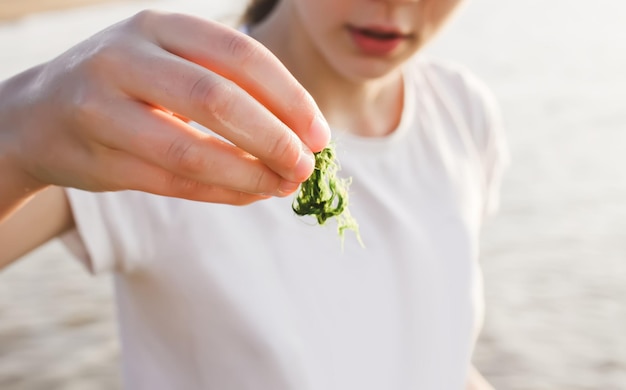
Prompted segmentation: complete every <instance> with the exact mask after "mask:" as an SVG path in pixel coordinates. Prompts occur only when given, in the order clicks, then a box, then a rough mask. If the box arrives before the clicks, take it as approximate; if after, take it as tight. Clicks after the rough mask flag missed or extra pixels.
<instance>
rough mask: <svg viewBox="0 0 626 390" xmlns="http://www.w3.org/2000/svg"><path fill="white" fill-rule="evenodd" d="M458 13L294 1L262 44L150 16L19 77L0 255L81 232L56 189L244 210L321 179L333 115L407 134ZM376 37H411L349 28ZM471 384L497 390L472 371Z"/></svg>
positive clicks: (7, 137)
mask: <svg viewBox="0 0 626 390" xmlns="http://www.w3.org/2000/svg"><path fill="white" fill-rule="evenodd" d="M460 3H461V1H460V0H342V1H337V0H281V2H280V3H279V4H278V6H277V7H276V9H275V10H274V12H273V13H272V14H271V15H270V16H269V17H268V18H267V19H266V20H264V21H263V22H262V23H261V24H259V25H257V26H254V28H252V29H251V36H252V37H253V38H255V39H256V41H258V42H260V43H261V44H262V45H261V44H259V43H258V42H256V41H253V40H252V39H249V38H247V37H245V36H242V35H241V34H238V33H236V32H234V31H232V30H229V29H226V28H224V27H221V26H219V25H216V24H214V23H211V22H207V21H202V20H200V19H196V18H193V17H189V16H183V15H173V14H160V13H154V12H144V13H141V14H139V15H137V16H135V17H133V18H131V19H129V20H126V21H123V22H121V23H120V24H118V25H115V26H113V27H111V28H109V29H107V30H105V31H103V32H101V33H100V34H98V35H96V36H95V37H92V38H91V39H89V40H87V41H85V42H83V43H81V44H80V45H78V46H77V47H75V48H73V49H71V50H70V51H68V52H67V53H64V54H63V55H61V56H59V57H58V58H56V59H54V60H52V61H50V62H48V63H45V64H43V65H41V66H39V67H36V68H34V69H31V70H29V71H27V72H25V73H23V74H22V75H18V76H16V77H14V78H12V79H10V80H7V81H5V82H4V83H2V84H0V102H1V103H0V123H2V124H3V125H2V128H1V129H0V141H2V142H0V176H2V177H6V178H7V180H8V182H9V183H10V185H8V186H3V187H2V189H0V221H1V220H2V218H4V222H3V223H0V247H3V248H7V247H11V248H12V249H11V250H10V251H5V253H3V254H0V267H2V266H3V265H6V264H8V263H10V262H11V261H13V260H14V259H16V258H18V257H19V256H21V255H22V254H24V253H25V252H26V251H28V250H30V249H32V248H34V247H36V246H37V245H40V244H41V243H43V242H45V241H47V240H48V239H50V238H51V237H54V236H55V235H58V234H60V233H61V232H63V231H65V230H67V229H70V228H72V226H73V221H72V217H71V211H70V208H69V205H68V203H67V200H66V199H65V195H64V193H63V191H62V190H61V189H60V188H59V187H56V186H72V187H78V188H83V189H87V190H92V191H105V190H122V189H137V190H142V191H147V192H152V193H156V194H162V195H167V196H175V197H182V198H188V199H195V200H202V201H208V202H219V203H230V204H236V205H244V204H248V203H250V202H254V201H257V200H262V199H265V198H267V197H268V196H285V195H288V194H290V193H292V192H293V191H295V189H296V188H297V185H298V184H299V183H300V182H302V181H304V180H305V179H306V178H307V177H308V176H309V175H310V173H311V172H312V169H313V159H312V155H311V151H313V152H316V151H319V150H321V149H322V148H323V147H324V146H325V145H326V144H327V142H328V140H329V137H330V136H329V130H328V126H327V124H326V122H325V121H324V119H321V118H322V115H321V113H320V112H323V114H324V117H325V118H326V120H328V122H329V123H330V124H331V126H332V127H334V128H337V129H342V131H347V132H350V133H353V134H356V135H359V136H364V137H381V136H385V135H387V134H389V133H390V132H392V131H393V129H395V128H396V126H397V125H398V122H399V120H400V116H401V112H402V104H403V102H402V96H403V90H402V72H401V68H402V64H403V63H404V62H406V60H407V59H408V58H410V57H411V56H412V55H414V54H415V53H416V52H417V51H419V50H420V49H421V48H422V47H423V46H424V45H425V44H426V43H428V42H429V41H430V40H431V39H432V37H433V36H434V35H435V34H436V32H437V31H438V30H439V29H440V28H441V27H442V26H443V25H444V23H445V21H446V20H447V19H448V18H449V17H450V16H451V15H452V13H453V12H454V10H456V9H457V8H458V6H459V5H460ZM371 26H386V27H393V28H394V29H397V30H399V31H401V32H403V33H405V34H407V37H409V38H407V39H406V40H405V41H404V42H402V43H401V44H400V46H398V47H397V48H396V49H395V50H394V51H393V52H391V53H389V54H387V55H384V56H372V55H365V54H364V53H362V52H361V51H360V50H359V48H358V47H357V45H355V43H354V41H353V40H352V38H351V35H350V33H349V30H348V28H347V27H357V28H367V27H371ZM198 48H202V50H199V49H198ZM265 48H268V49H269V51H268V50H266V49H265ZM270 52H271V53H273V55H272V54H270ZM274 55H275V56H276V57H277V58H278V59H279V60H280V62H279V61H277V59H276V57H274ZM281 63H282V64H284V65H285V66H284V67H283V65H282V64H281ZM286 69H289V72H288V71H287V70H286ZM292 75H293V76H292ZM294 76H295V77H294ZM296 80H298V81H296ZM303 87H304V88H303ZM307 91H308V93H307ZM309 93H310V95H309ZM311 96H312V97H313V98H314V100H315V102H316V103H317V106H316V104H315V103H314V102H313V99H311ZM8 97H11V98H10V99H9V98H8ZM53 97H54V98H53ZM235 103H236V104H235ZM318 107H319V108H318ZM172 113H173V114H174V115H172ZM184 118H190V119H192V120H194V121H196V122H198V123H200V124H202V125H205V126H207V127H209V128H211V129H212V130H214V131H216V132H217V133H219V134H220V135H222V136H224V137H226V138H227V139H229V140H231V141H232V142H233V143H234V144H235V145H236V146H232V145H229V144H226V143H223V142H219V141H217V140H216V139H215V138H213V137H210V136H207V135H206V134H203V133H200V132H198V131H196V130H194V129H193V128H191V127H190V126H188V125H187V123H186V120H185V119H184ZM50 151H54V153H51V152H50ZM225 172H228V174H224V173H225ZM50 210H54V212H50ZM25 227H28V228H29V229H30V230H31V231H33V227H34V231H33V232H32V234H30V235H28V237H22V236H25V235H19V234H16V233H12V232H19V231H23V230H22V229H23V228H25ZM9 243H10V244H9ZM468 389H473V390H481V389H482V390H488V389H492V388H491V386H489V384H488V383H487V382H486V381H485V380H484V378H482V376H481V375H480V374H479V373H478V372H477V371H476V370H475V369H474V368H470V370H469V376H468Z"/></svg>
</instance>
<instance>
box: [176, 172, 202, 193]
mask: <svg viewBox="0 0 626 390" xmlns="http://www.w3.org/2000/svg"><path fill="white" fill-rule="evenodd" d="M201 187H202V184H201V183H200V182H198V181H196V180H193V179H189V178H186V177H183V176H178V175H172V176H171V177H170V180H169V183H168V191H171V192H173V193H174V194H177V195H178V196H181V197H186V198H189V197H192V196H193V195H195V194H197V193H198V192H199V191H200V189H201Z"/></svg>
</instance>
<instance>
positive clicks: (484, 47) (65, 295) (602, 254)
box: [0, 0, 626, 390]
mask: <svg viewBox="0 0 626 390" xmlns="http://www.w3.org/2000/svg"><path fill="white" fill-rule="evenodd" d="M154 3H155V2H152V3H150V4H154ZM156 3H157V4H163V5H164V6H166V7H169V8H170V9H181V10H184V11H187V12H204V13H205V14H207V15H214V14H218V13H221V12H223V11H224V10H226V9H229V8H228V7H230V5H225V4H224V3H225V2H218V1H208V0H197V1H193V0H187V1H177V2H174V1H167V2H156ZM147 4H148V3H147V2H146V3H143V4H140V3H137V2H132V3H125V4H118V5H115V6H99V7H94V8H91V9H90V10H88V11H75V12H70V13H59V14H55V15H52V16H46V17H43V18H32V19H27V20H24V21H20V22H17V23H11V24H5V25H0V77H6V76H8V75H10V74H12V73H15V72H17V71H18V70H20V69H23V68H25V67H26V66H30V65H32V64H34V63H37V62H40V61H42V60H45V59H47V58H50V57H51V56H53V55H54V54H56V53H58V52H60V51H61V50H62V49H64V48H66V47H68V46H69V45H70V44H71V43H73V42H76V41H78V40H79V39H80V38H81V37H84V36H86V35H88V34H90V33H92V32H95V31H96V30H97V29H99V28H101V27H103V26H105V25H107V24H109V23H112V22H114V21H116V20H118V19H119V18H121V17H123V16H124V15H127V14H131V13H132V12H134V11H135V10H136V9H139V8H142V7H144V6H146V5H147ZM94 10H95V11H94ZM625 22H626V3H621V2H618V1H615V0H611V1H609V0H596V1H595V2H589V1H582V0H551V1H549V2H546V1H539V0H525V1H513V0H470V1H469V2H468V3H467V7H466V9H464V10H463V12H461V13H460V14H459V15H458V18H457V19H456V20H455V21H454V23H453V24H452V25H451V27H450V28H448V29H446V30H445V31H444V32H443V33H442V35H441V37H440V38H439V39H438V40H437V41H436V42H435V43H434V45H432V47H430V48H429V49H428V50H429V51H431V52H432V53H434V54H437V55H441V56H445V57H448V58H451V59H454V60H458V61H460V62H462V63H464V64H466V65H467V66H468V67H470V68H471V69H472V70H473V71H474V72H475V73H477V74H478V75H479V76H480V77H481V78H482V79H483V80H485V81H486V83H487V84H488V85H489V86H490V87H491V88H492V89H493V90H494V92H495V93H496V95H497V97H498V99H499V101H500V103H501V106H502V109H503V113H504V117H505V122H506V126H507V133H508V136H509V139H510V144H511V150H512V155H513V159H514V160H513V164H512V166H511V168H510V170H509V171H508V174H507V176H506V179H505V182H504V187H503V199H502V201H503V203H502V209H501V213H500V214H499V215H498V216H497V217H495V218H493V219H492V220H491V221H490V222H489V223H488V225H487V226H486V228H485V232H484V246H483V264H484V273H485V282H486V296H487V305H488V307H487V310H488V311H487V319H486V324H485V332H484V334H483V336H482V337H481V340H480V342H479V346H478V350H477V353H476V359H475V360H476V364H477V365H478V366H479V368H480V369H481V370H482V371H483V372H485V373H486V375H487V376H488V377H489V378H490V380H491V381H493V383H494V384H496V385H497V387H498V388H499V389H512V390H522V389H536V390H543V389H550V390H560V389H563V390H582V389H585V390H591V389H593V390H599V389H602V390H611V389H613V390H617V389H620V390H623V389H626V332H625V330H624V329H626V173H625V172H624V167H626V153H625V150H626V131H624V127H625V126H626V72H625V71H624V69H626V23H625ZM44 38H45V39H46V42H47V43H46V44H45V45H41V44H40V43H41V42H43V40H44ZM66 257H67V254H66V253H65V252H64V251H63V250H62V249H61V248H60V247H58V246H57V245H55V244H52V245H51V246H49V247H47V248H45V249H43V250H42V251H39V252H38V253H35V254H34V255H32V256H30V257H29V258H28V259H27V260H26V261H23V262H21V263H19V264H17V265H15V266H13V267H12V268H10V269H9V270H7V271H6V272H4V273H2V274H0V388H2V389H7V390H17V389H57V388H59V389H60V388H63V389H70V388H76V389H112V388H115V386H116V383H117V378H116V375H117V367H116V364H117V363H116V362H117V343H116V341H115V338H114V335H115V326H114V321H113V318H114V314H113V308H112V306H111V302H110V294H111V291H110V287H109V285H108V279H107V278H97V279H92V278H89V277H87V276H86V275H85V274H84V273H83V271H82V270H81V269H80V268H79V267H78V265H76V264H74V263H72V262H71V261H70V260H67V258H66Z"/></svg>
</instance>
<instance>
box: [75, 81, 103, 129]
mask: <svg viewBox="0 0 626 390" xmlns="http://www.w3.org/2000/svg"><path fill="white" fill-rule="evenodd" d="M69 110H70V111H71V113H70V117H71V118H72V119H73V121H74V123H77V124H79V125H82V126H87V125H93V124H96V123H98V122H101V121H102V119H103V117H104V115H105V113H104V110H103V107H102V104H101V99H100V95H99V93H98V92H97V91H96V90H95V89H94V88H92V87H90V86H84V87H83V88H80V89H79V90H78V91H77V92H76V94H75V95H74V99H73V102H72V104H71V105H70V107H69Z"/></svg>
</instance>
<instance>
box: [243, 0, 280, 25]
mask: <svg viewBox="0 0 626 390" xmlns="http://www.w3.org/2000/svg"><path fill="white" fill-rule="evenodd" d="M278 1H279V0H252V1H250V3H249V4H248V7H247V8H246V11H245V12H244V14H243V16H242V18H241V23H242V24H244V25H248V26H252V25H255V24H257V23H259V22H261V21H263V19H265V18H266V17H267V15H269V14H270V12H272V10H273V9H274V7H275V6H276V4H278Z"/></svg>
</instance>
